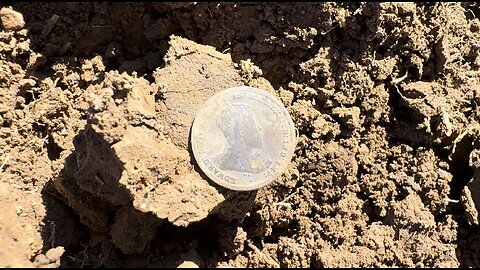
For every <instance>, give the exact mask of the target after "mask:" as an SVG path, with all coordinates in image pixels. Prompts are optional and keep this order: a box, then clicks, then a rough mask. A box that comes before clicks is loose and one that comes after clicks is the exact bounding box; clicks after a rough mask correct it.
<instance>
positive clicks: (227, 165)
mask: <svg viewBox="0 0 480 270" xmlns="http://www.w3.org/2000/svg"><path fill="white" fill-rule="evenodd" d="M217 126H218V128H220V130H221V131H222V133H223V136H224V137H225V139H226V141H227V143H228V145H227V146H226V147H225V148H224V151H223V152H222V153H221V154H220V155H218V156H217V160H218V164H219V167H220V169H222V170H231V171H240V172H246V173H259V172H262V171H264V170H265V169H266V165H265V164H264V162H263V160H262V152H263V150H264V149H263V148H264V147H265V136H264V132H263V130H262V127H261V126H260V125H258V124H257V120H256V119H255V116H254V115H253V113H252V112H251V111H250V110H249V109H248V107H246V106H241V105H239V106H234V107H232V108H230V109H229V110H228V111H225V112H224V113H223V114H222V116H221V117H219V118H218V119H217Z"/></svg>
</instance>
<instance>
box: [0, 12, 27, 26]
mask: <svg viewBox="0 0 480 270" xmlns="http://www.w3.org/2000/svg"><path fill="white" fill-rule="evenodd" d="M0 21H1V22H2V25H3V28H5V30H20V29H22V28H23V27H24V26H25V21H24V20H23V15H22V14H21V13H19V12H16V11H14V10H13V9H12V8H8V7H4V8H2V9H0Z"/></svg>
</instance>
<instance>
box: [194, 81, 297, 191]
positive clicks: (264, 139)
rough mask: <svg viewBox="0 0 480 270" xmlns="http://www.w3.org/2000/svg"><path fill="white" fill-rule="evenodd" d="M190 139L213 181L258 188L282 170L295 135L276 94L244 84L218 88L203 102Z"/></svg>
mask: <svg viewBox="0 0 480 270" xmlns="http://www.w3.org/2000/svg"><path fill="white" fill-rule="evenodd" d="M191 142H192V150H193V154H194V156H195V160H196V161H197V163H198V165H199V166H200V168H201V169H202V171H203V172H204V173H205V174H206V175H207V176H208V177H209V178H210V179H211V180H213V181H214V182H216V183H217V184H219V185H221V186H223V187H226V188H229V189H233V190H254V189H258V188H261V187H263V186H265V185H267V184H269V183H271V182H272V181H274V180H275V179H276V178H278V176H280V175H281V174H282V173H283V171H284V170H285V169H286V167H287V166H288V164H289V163H290V161H291V158H292V156H293V152H294V150H295V145H296V135H295V126H294V124H293V121H292V119H291V118H290V115H289V114H288V111H287V110H286V109H285V107H284V106H283V104H282V103H281V102H280V101H279V100H278V99H277V98H276V97H274V96H272V95H271V94H269V93H268V92H266V91H264V90H261V89H257V88H253V87H247V86H240V87H234V88H229V89H226V90H223V91H221V92H218V93H217V94H215V95H213V96H212V97H210V98H209V99H208V100H207V101H206V102H205V103H204V104H203V105H202V106H201V107H200V109H199V111H198V113H197V116H196V117H195V119H194V121H193V125H192V132H191Z"/></svg>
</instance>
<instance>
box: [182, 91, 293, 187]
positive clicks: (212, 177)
mask: <svg viewBox="0 0 480 270" xmlns="http://www.w3.org/2000/svg"><path fill="white" fill-rule="evenodd" d="M239 90H242V91H249V92H254V93H257V94H261V95H265V96H267V97H268V98H269V99H270V100H272V101H273V102H274V103H276V105H277V107H279V108H280V111H281V112H282V113H283V114H284V115H286V116H287V117H286V118H287V122H288V123H287V125H288V126H289V131H290V133H291V135H292V138H293V141H292V142H291V143H290V144H289V148H290V149H289V150H288V152H287V154H288V157H289V158H288V159H285V160H284V162H283V163H281V164H280V166H279V167H278V170H277V172H276V173H274V174H273V175H272V176H271V177H268V178H266V177H264V179H265V180H263V181H261V182H259V183H256V184H254V185H251V186H241V185H234V184H231V183H228V182H227V181H225V180H222V179H219V178H217V177H215V175H213V173H212V172H210V171H209V170H208V168H206V167H205V165H204V164H203V163H202V162H201V159H200V156H199V154H197V151H196V149H197V142H196V140H195V137H196V135H197V133H198V132H196V131H195V129H196V128H195V127H196V125H197V124H198V121H196V120H197V119H198V115H199V114H200V113H201V112H202V110H203V109H205V108H206V103H207V101H209V100H211V99H213V98H214V97H215V96H217V95H220V94H223V95H225V94H228V93H226V92H234V91H239ZM190 140H191V146H192V152H193V155H194V158H195V161H196V163H197V165H198V166H199V167H200V169H201V170H202V172H203V173H204V174H205V175H206V176H207V177H208V178H209V179H210V180H212V181H213V182H215V183H217V184H218V185H220V186H222V187H224V188H227V189H231V190H236V191H251V190H257V189H260V188H262V187H264V186H266V185H268V184H270V183H272V182H274V181H275V180H277V179H278V178H279V177H280V176H281V175H282V174H283V173H284V171H285V170H286V168H287V167H288V165H289V164H290V163H291V161H292V158H293V155H294V152H295V147H296V145H297V137H296V132H295V124H294V123H293V120H292V117H291V116H290V113H289V112H288V110H287V108H285V106H284V105H283V103H282V102H281V101H280V100H279V99H278V98H277V97H275V96H274V95H272V94H270V93H269V92H267V91H265V90H263V89H259V88H255V87H251V86H236V87H230V88H227V89H225V90H222V91H220V92H217V93H215V94H214V95H212V96H210V97H209V98H207V99H206V100H205V102H204V103H203V104H202V105H201V106H200V107H199V109H198V110H197V114H196V115H195V118H194V119H193V123H192V125H191V132H190ZM287 160H288V162H287Z"/></svg>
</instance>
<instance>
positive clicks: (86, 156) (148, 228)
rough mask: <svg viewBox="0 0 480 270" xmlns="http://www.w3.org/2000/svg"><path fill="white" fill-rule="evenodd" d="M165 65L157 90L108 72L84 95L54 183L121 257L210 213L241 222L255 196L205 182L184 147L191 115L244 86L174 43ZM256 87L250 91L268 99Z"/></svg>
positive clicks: (200, 50)
mask: <svg viewBox="0 0 480 270" xmlns="http://www.w3.org/2000/svg"><path fill="white" fill-rule="evenodd" d="M165 62H166V66H165V67H164V68H162V69H158V70H156V71H155V73H154V78H155V83H154V84H150V83H149V82H148V81H147V80H145V79H143V78H137V77H136V76H135V75H134V76H130V75H128V74H126V73H121V74H120V73H118V72H107V73H105V79H104V80H103V81H99V82H98V83H96V84H91V85H90V86H89V87H88V88H87V89H86V90H85V92H84V101H85V104H88V105H87V107H88V123H87V125H86V127H85V129H84V130H82V131H81V132H80V133H79V134H78V135H77V136H76V138H75V139H74V145H75V150H74V152H73V153H72V154H71V155H70V156H69V157H68V158H67V161H66V163H65V167H64V169H63V171H62V172H61V174H60V177H58V178H57V179H56V180H55V186H56V189H57V190H58V191H59V192H60V193H61V195H62V196H63V197H64V200H65V201H66V202H67V204H68V205H69V206H70V207H72V208H73V209H74V210H75V212H76V213H77V214H78V215H79V216H80V219H81V221H82V223H83V224H85V225H87V226H88V227H89V228H90V229H91V230H93V231H96V232H101V233H107V234H110V235H111V236H112V240H113V243H115V245H116V246H117V247H118V248H120V249H121V250H122V251H123V252H124V253H127V254H133V253H141V252H142V251H143V249H144V248H145V247H146V245H147V244H148V242H149V241H150V240H151V239H153V237H154V236H155V233H156V230H157V228H158V227H159V225H160V224H161V223H162V222H165V221H166V222H170V223H173V224H174V225H177V226H188V225H189V224H190V223H192V222H196V221H200V220H202V219H204V218H205V217H207V216H208V215H210V214H213V213H216V214H218V216H219V217H220V218H222V219H224V220H227V221H231V220H233V219H241V218H243V217H244V215H245V213H246V212H247V211H248V209H249V208H250V207H251V206H252V204H253V200H254V198H255V194H256V192H243V193H238V192H234V191H229V190H226V189H224V188H222V187H219V186H216V185H215V184H214V183H213V182H211V181H210V180H208V179H207V178H206V177H205V176H202V175H201V174H200V173H199V169H198V168H197V169H196V168H195V167H194V165H193V164H192V163H193V157H192V156H191V155H190V152H189V143H188V140H189V133H190V125H191V123H192V121H193V118H194V117H195V115H196V112H197V108H198V106H199V105H201V104H202V103H203V102H204V101H205V100H206V99H207V98H208V97H210V96H211V95H213V94H215V93H216V92H218V91H221V90H223V89H226V88H229V87H233V86H238V85H243V84H244V81H245V79H244V78H245V76H242V75H240V71H239V70H237V69H236V67H235V65H234V64H233V62H232V60H231V58H230V56H229V55H226V54H221V53H219V52H217V51H216V50H215V49H214V48H212V47H209V46H203V45H198V44H196V43H194V42H192V41H189V40H187V39H184V38H179V37H175V36H173V37H172V38H171V41H170V49H169V50H168V52H167V54H166V56H165ZM250 79H251V78H250ZM259 79H261V78H256V79H255V80H251V81H252V83H257V84H263V86H264V88H266V89H267V90H271V89H273V88H272V87H271V85H269V83H268V81H266V80H259ZM99 206H100V207H99Z"/></svg>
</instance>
